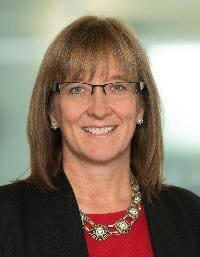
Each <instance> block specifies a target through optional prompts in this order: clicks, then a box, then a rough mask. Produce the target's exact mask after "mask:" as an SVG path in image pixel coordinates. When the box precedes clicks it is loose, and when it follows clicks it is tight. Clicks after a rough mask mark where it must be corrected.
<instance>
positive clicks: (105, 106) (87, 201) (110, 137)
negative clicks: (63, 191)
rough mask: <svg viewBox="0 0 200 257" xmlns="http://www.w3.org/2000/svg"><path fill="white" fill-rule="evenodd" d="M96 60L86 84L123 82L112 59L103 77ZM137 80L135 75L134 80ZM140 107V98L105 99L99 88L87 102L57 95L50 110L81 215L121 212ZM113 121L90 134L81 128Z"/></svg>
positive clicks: (127, 197)
mask: <svg viewBox="0 0 200 257" xmlns="http://www.w3.org/2000/svg"><path fill="white" fill-rule="evenodd" d="M104 71H105V69H104V64H103V62H102V63H99V65H98V69H97V72H96V73H95V75H94V77H93V79H92V80H91V81H86V80H85V82H90V83H92V84H104V83H109V82H115V81H119V80H121V81H122V78H121V72H120V68H119V66H118V65H117V63H116V62H115V61H114V60H111V61H110V65H109V72H108V74H107V75H106V76H104ZM135 79H136V80H137V78H135ZM143 113H144V110H143V108H142V106H141V105H140V104H139V99H138V96H133V97H130V98H129V99H126V100H121V101H120V102H119V101H116V100H112V101H111V100H109V98H108V97H107V96H106V95H105V94H104V93H103V91H102V89H101V88H99V87H97V88H96V90H95V93H94V94H93V96H92V97H91V99H90V100H89V101H85V102H83V103H82V104H81V106H80V104H78V103H77V102H75V101H71V102H66V101H64V99H63V97H62V96H60V95H58V94H57V95H55V97H54V99H53V102H52V105H51V109H50V112H49V115H50V119H51V121H54V122H56V123H57V125H58V127H59V128H60V130H61V133H62V147H63V148H62V149H63V168H64V171H65V173H66V175H67V177H68V179H69V181H70V183H71V185H72V188H73V190H74V193H75V196H76V199H77V202H78V205H79V208H80V209H81V210H82V211H84V212H85V213H110V212H116V211H121V210H124V209H126V208H127V207H128V205H129V202H130V195H131V188H130V143H131V139H132V137H133V134H134V131H135V128H136V124H137V121H138V120H139V119H141V118H142V117H143ZM108 125H117V128H116V129H115V130H114V131H113V132H112V133H108V134H104V135H92V134H90V133H88V132H85V131H84V130H83V127H104V126H108Z"/></svg>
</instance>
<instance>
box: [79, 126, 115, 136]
mask: <svg viewBox="0 0 200 257" xmlns="http://www.w3.org/2000/svg"><path fill="white" fill-rule="evenodd" d="M114 128H115V127H114V126H109V127H103V128H92V127H87V128H84V130H85V131H87V132H90V133H92V134H95V135H101V134H105V133H108V132H110V131H112V130H113V129H114Z"/></svg>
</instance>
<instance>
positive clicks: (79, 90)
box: [66, 83, 88, 95]
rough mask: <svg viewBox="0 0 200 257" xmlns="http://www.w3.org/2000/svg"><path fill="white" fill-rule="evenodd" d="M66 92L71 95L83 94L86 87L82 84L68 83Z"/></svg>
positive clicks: (85, 91)
mask: <svg viewBox="0 0 200 257" xmlns="http://www.w3.org/2000/svg"><path fill="white" fill-rule="evenodd" d="M66 90H67V94H69V95H70V94H71V95H83V94H85V93H87V91H88V89H87V87H86V86H84V85H82V84H75V83H74V84H70V85H68V86H67V87H66Z"/></svg>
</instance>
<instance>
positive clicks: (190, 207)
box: [151, 185, 200, 223]
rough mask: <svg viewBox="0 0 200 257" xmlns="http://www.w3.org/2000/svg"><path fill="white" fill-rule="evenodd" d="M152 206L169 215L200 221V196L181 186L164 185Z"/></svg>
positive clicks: (157, 210) (155, 209)
mask: <svg viewBox="0 0 200 257" xmlns="http://www.w3.org/2000/svg"><path fill="white" fill-rule="evenodd" d="M151 208H152V210H154V211H155V212H159V213H165V214H167V215H168V216H169V217H172V216H177V217H178V216H179V217H182V218H186V219H190V220H192V219H194V220H198V222H199V223H200V197H199V196H198V195H196V194H194V193H193V192H191V191H189V190H187V189H184V188H181V187H177V186H170V185H164V186H163V188H162V190H161V192H160V194H159V195H158V197H157V198H156V199H154V200H153V202H152V206H151Z"/></svg>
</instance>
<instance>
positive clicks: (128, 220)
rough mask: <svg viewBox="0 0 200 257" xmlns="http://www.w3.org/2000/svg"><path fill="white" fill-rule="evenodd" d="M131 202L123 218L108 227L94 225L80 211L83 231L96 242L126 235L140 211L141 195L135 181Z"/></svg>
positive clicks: (132, 183) (133, 182)
mask: <svg viewBox="0 0 200 257" xmlns="http://www.w3.org/2000/svg"><path fill="white" fill-rule="evenodd" d="M131 189H132V193H131V202H130V204H129V207H128V209H127V210H126V214H125V215H124V217H123V218H121V219H119V220H117V221H116V222H115V223H113V224H110V225H101V224H95V222H94V221H93V220H91V219H90V218H89V217H88V216H87V214H85V213H84V212H83V211H81V210H79V211H80V216H81V220H82V225H83V229H84V230H85V231H86V232H88V233H89V234H90V235H91V236H92V238H94V239H95V240H97V241H101V240H105V239H107V238H109V237H110V236H116V235H121V234H127V233H128V232H129V231H130V230H131V228H132V226H133V224H134V223H135V221H136V220H137V219H138V217H139V215H140V211H141V202H142V198H141V193H140V191H139V185H138V184H137V181H136V180H133V181H132V182H131Z"/></svg>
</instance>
